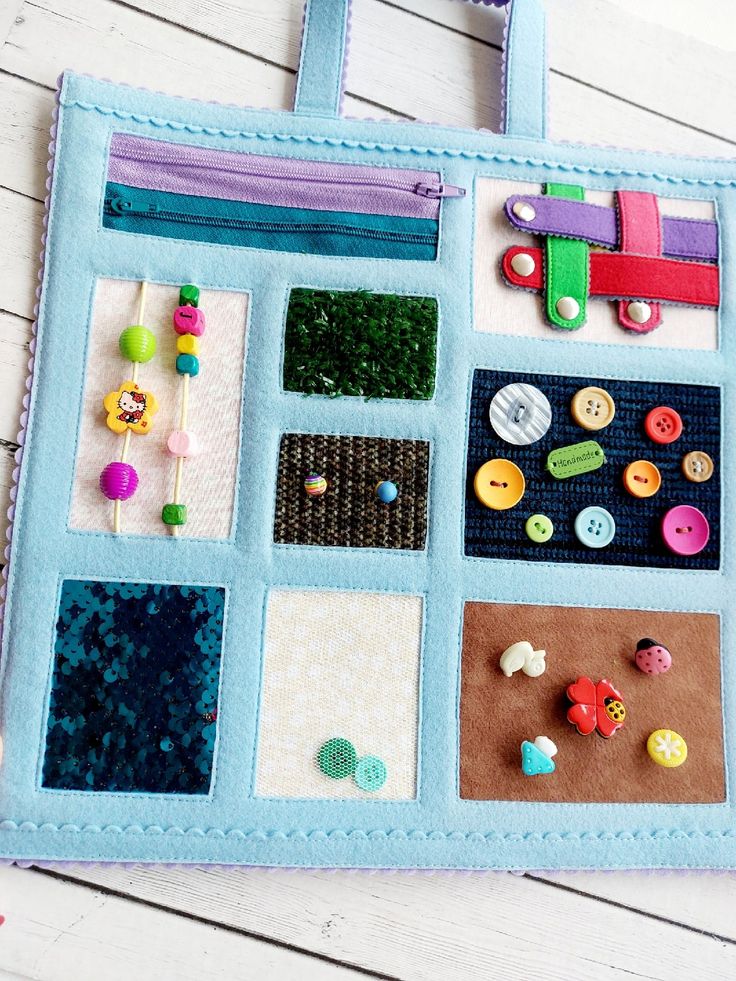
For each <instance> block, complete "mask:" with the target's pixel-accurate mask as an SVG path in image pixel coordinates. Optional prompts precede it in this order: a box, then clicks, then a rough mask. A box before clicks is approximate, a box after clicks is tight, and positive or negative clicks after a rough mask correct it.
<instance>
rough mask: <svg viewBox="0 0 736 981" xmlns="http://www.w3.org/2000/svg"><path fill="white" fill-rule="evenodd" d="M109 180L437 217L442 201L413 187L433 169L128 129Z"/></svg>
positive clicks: (116, 141)
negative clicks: (225, 146) (209, 144)
mask: <svg viewBox="0 0 736 981" xmlns="http://www.w3.org/2000/svg"><path fill="white" fill-rule="evenodd" d="M107 176H108V180H110V181H113V182H115V183H118V184H127V185H129V186H131V187H140V188H146V189H148V190H153V191H170V192H173V193H175V194H193V195H196V196H199V197H213V198H220V199H222V200H226V201H248V202H251V203H253V204H270V205H278V206H280V207H284V208H311V209H314V210H317V211H349V212H358V213H360V214H370V215H395V216H397V217H404V218H432V219H434V220H435V221H436V220H437V219H438V218H439V213H440V201H439V199H437V198H427V197H423V196H422V195H420V194H416V193H415V192H414V189H415V187H416V186H417V185H418V184H433V183H434V184H439V183H440V175H439V174H438V173H437V172H436V171H427V170H404V169H403V168H402V169H400V170H399V169H396V168H388V167H367V166H361V165H355V164H326V163H322V162H320V161H316V160H297V161H295V160H291V159H289V158H288V157H265V156H258V155H256V154H252V153H235V152H233V151H231V150H210V149H207V148H206V147H198V146H186V145H184V144H181V143H167V142H165V141H164V140H151V139H147V138H145V137H140V136H130V135H128V134H126V133H114V134H113V137H112V140H111V142H110V162H109V165H108V175H107Z"/></svg>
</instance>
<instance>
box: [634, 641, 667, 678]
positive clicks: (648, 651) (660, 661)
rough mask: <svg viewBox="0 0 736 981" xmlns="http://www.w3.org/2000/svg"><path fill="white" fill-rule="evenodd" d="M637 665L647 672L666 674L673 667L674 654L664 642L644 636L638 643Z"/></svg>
mask: <svg viewBox="0 0 736 981" xmlns="http://www.w3.org/2000/svg"><path fill="white" fill-rule="evenodd" d="M635 659H636V666H637V668H638V669H639V670H640V671H643V672H644V673H645V674H664V672H665V671H669V669H670V668H671V667H672V655H671V654H670V652H669V651H668V650H667V648H666V647H665V646H664V645H663V644H658V643H657V641H656V640H652V639H651V637H644V638H643V639H642V640H640V641H639V643H638V644H637V645H636V655H635Z"/></svg>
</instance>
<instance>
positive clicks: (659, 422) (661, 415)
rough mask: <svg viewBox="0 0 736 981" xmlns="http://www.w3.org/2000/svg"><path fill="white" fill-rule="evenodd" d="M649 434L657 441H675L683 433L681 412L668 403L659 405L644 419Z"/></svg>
mask: <svg viewBox="0 0 736 981" xmlns="http://www.w3.org/2000/svg"><path fill="white" fill-rule="evenodd" d="M644 429H645V430H646V434H647V436H648V437H649V438H650V439H651V440H652V441H653V442H655V443H674V442H675V440H676V439H679V438H680V436H681V435H682V419H681V418H680V414H679V413H678V412H675V410H674V409H670V408H669V406H667V405H658V406H657V408H656V409H652V411H651V412H649V413H648V414H647V417H646V419H645V420H644Z"/></svg>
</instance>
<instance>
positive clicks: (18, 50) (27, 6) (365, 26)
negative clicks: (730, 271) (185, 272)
mask: <svg viewBox="0 0 736 981" xmlns="http://www.w3.org/2000/svg"><path fill="white" fill-rule="evenodd" d="M354 6H355V17H354V24H353V46H352V53H351V59H350V63H349V74H348V89H349V93H350V96H349V98H348V100H347V103H346V111H347V112H348V113H350V114H351V115H356V116H410V117H414V116H417V117H419V118H422V119H427V120H433V121H439V122H446V123H453V124H459V125H470V126H481V125H485V126H491V127H496V126H497V124H498V115H499V99H498V93H499V82H500V51H499V46H500V40H501V18H500V16H499V14H498V12H496V11H494V10H487V9H481V8H479V7H476V6H472V5H470V4H460V3H456V2H452V0H354ZM301 7H302V0H33V2H31V0H0V41H2V47H1V48H0V505H1V507H0V513H3V514H4V510H5V508H6V507H7V503H6V498H7V487H8V485H9V481H10V473H11V471H12V454H13V452H14V450H15V442H14V441H15V438H16V434H17V429H18V425H17V419H18V416H19V413H20V402H21V398H22V394H23V391H24V385H25V376H26V368H25V366H26V361H27V358H28V341H29V338H30V320H31V316H32V310H33V302H34V290H35V286H36V271H37V254H38V250H39V242H40V235H41V221H42V214H43V204H42V202H43V197H44V193H45V191H44V182H45V179H46V147H47V144H48V135H47V134H48V127H49V125H50V118H51V109H52V105H53V86H54V83H55V80H56V77H57V76H58V74H59V72H60V71H61V70H62V69H63V68H67V67H71V68H74V69H76V70H78V71H84V72H90V73H93V74H97V75H102V76H105V77H113V78H115V79H117V80H119V81H124V82H129V83H132V84H135V85H145V86H147V87H149V88H153V89H159V90H163V91H166V92H172V93H178V94H182V95H188V96H195V97H199V98H203V99H216V100H220V101H224V102H240V103H243V104H249V105H258V106H267V107H271V108H288V107H289V105H290V102H291V98H292V92H293V84H294V69H295V67H296V63H297V57H298V40H299V31H300V25H301V16H302V9H301ZM547 7H548V12H549V20H550V55H551V66H552V76H551V86H550V87H551V108H552V135H553V137H554V138H557V139H564V140H573V141H584V142H585V141H587V142H596V143H607V144H620V145H625V146H632V147H648V148H659V149H664V150H672V151H677V152H681V153H691V154H705V155H713V156H734V154H736V114H734V112H733V108H732V100H733V95H734V91H735V83H736V57H735V54H734V53H735V50H736V8H734V6H733V5H732V4H730V3H727V2H724V0H700V2H699V3H697V4H694V3H692V2H691V0H646V2H643V0H547ZM408 39H410V44H411V47H410V48H408V47H407V44H408ZM3 521H4V518H3ZM0 531H2V526H1V523H0ZM735 902H736V876H735V875H733V874H721V875H718V874H709V875H694V874H670V875H654V874H652V875H640V874H634V873H626V874H611V873H609V874H605V873H604V874H593V873H579V874H575V875H572V874H566V875H563V874H559V875H554V876H553V875H527V876H514V875H505V874H489V875H461V874H456V875H423V874H419V875H403V874H393V875H389V874H365V873H341V872H337V873H326V872H294V873H289V872H283V871H278V872H265V871H260V870H240V871H225V870H220V869H145V868H133V869H126V868H111V867H100V868H81V867H74V868H66V869H63V870H57V871H53V872H49V871H44V870H38V869H18V868H7V867H6V868H0V915H3V916H4V917H5V923H4V924H2V925H0V979H4V978H6V977H7V978H26V977H28V978H41V979H67V978H74V979H80V981H84V979H87V978H89V979H95V981H97V979H116V978H126V979H127V978H131V977H136V978H139V979H145V978H149V977H150V978H156V979H161V978H163V979H168V978H176V979H179V978H182V979H185V978H190V977H191V978H209V977H212V978H219V977H222V978H238V979H240V978H245V979H250V978H254V979H255V978H258V979H263V981H271V979H272V978H273V979H279V981H280V979H290V978H300V979H301V978H303V979H305V981H312V979H323V978H324V979H328V981H329V979H332V978H344V979H345V981H348V979H349V978H351V977H357V976H360V975H369V976H373V977H390V978H402V979H412V981H413V979H432V981H435V979H440V981H445V979H453V981H454V979H459V981H462V979H466V978H468V979H476V978H478V979H480V978H483V979H496V978H503V979H516V978H518V979H525V981H526V979H536V978H545V979H549V981H557V979H560V981H562V979H565V981H578V979H579V981H583V979H586V981H587V979H589V978H591V977H595V978H597V979H598V978H599V979H603V978H606V979H608V978H611V979H619V978H620V979H624V978H630V977H631V976H634V977H636V978H644V979H648V978H649V979H658V981H659V979H661V981H686V979H687V981H701V979H705V981H711V979H724V981H725V979H729V981H730V979H733V978H734V977H736V921H735V920H734V916H733V909H734V903H735Z"/></svg>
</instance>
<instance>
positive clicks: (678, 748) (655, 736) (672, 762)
mask: <svg viewBox="0 0 736 981" xmlns="http://www.w3.org/2000/svg"><path fill="white" fill-rule="evenodd" d="M647 753H649V755H650V756H651V758H652V759H653V760H654V762H655V763H659V765H660V766H666V767H667V768H668V769H671V768H672V767H674V766H681V764H683V763H684V762H685V760H686V759H687V743H686V742H685V740H684V739H683V738H682V736H681V735H680V733H679V732H675V731H674V729H655V730H654V732H653V733H652V734H651V736H650V737H649V739H647Z"/></svg>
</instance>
